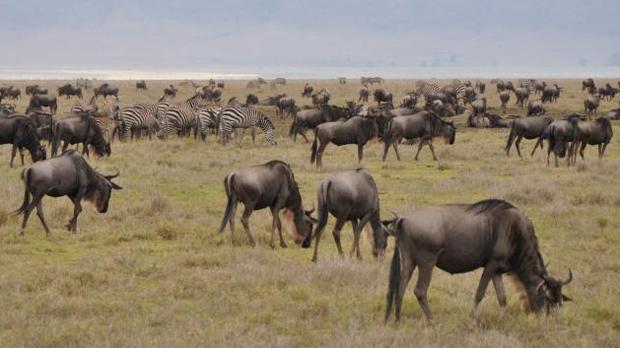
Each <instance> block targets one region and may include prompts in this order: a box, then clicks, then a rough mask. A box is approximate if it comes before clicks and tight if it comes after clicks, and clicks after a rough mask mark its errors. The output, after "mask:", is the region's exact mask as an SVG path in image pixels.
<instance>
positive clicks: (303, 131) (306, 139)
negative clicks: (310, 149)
mask: <svg viewBox="0 0 620 348" xmlns="http://www.w3.org/2000/svg"><path fill="white" fill-rule="evenodd" d="M300 134H301V136H302V137H304V140H305V141H306V144H307V143H308V142H309V141H308V137H307V136H306V130H305V129H304V130H302V131H301V133H300ZM295 138H297V133H295V137H294V138H293V139H295ZM293 141H295V140H293Z"/></svg>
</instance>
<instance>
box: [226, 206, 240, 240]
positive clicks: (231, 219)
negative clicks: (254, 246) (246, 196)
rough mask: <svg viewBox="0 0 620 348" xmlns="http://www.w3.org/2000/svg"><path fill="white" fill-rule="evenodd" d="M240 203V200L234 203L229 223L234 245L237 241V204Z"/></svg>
mask: <svg viewBox="0 0 620 348" xmlns="http://www.w3.org/2000/svg"><path fill="white" fill-rule="evenodd" d="M238 204H239V202H238V201H235V202H234V203H233V205H232V211H231V212H230V218H229V219H228V224H229V226H230V239H231V241H232V243H233V245H235V243H236V242H237V241H236V239H235V214H237V205H238Z"/></svg>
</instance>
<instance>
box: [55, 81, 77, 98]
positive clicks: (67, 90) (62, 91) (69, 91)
mask: <svg viewBox="0 0 620 348" xmlns="http://www.w3.org/2000/svg"><path fill="white" fill-rule="evenodd" d="M56 90H57V91H58V97H59V98H60V97H62V96H63V95H64V96H65V99H69V98H70V97H71V96H76V97H78V98H80V99H82V89H81V88H80V87H73V85H71V84H70V83H67V84H64V85H62V86H60V87H58V88H57V89H56Z"/></svg>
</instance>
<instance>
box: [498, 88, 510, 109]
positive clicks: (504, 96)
mask: <svg viewBox="0 0 620 348" xmlns="http://www.w3.org/2000/svg"><path fill="white" fill-rule="evenodd" d="M509 100H510V93H509V92H508V91H501V92H500V93H499V101H500V102H501V103H502V106H501V109H502V112H503V113H506V104H508V101H509Z"/></svg>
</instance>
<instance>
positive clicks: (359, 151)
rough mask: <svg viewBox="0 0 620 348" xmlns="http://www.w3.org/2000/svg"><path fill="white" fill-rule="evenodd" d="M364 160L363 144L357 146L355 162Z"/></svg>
mask: <svg viewBox="0 0 620 348" xmlns="http://www.w3.org/2000/svg"><path fill="white" fill-rule="evenodd" d="M362 159H364V144H357V162H358V163H361V162H362Z"/></svg>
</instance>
